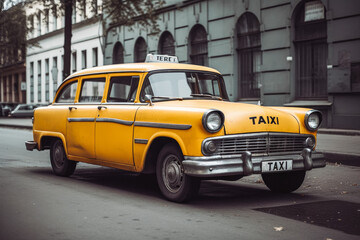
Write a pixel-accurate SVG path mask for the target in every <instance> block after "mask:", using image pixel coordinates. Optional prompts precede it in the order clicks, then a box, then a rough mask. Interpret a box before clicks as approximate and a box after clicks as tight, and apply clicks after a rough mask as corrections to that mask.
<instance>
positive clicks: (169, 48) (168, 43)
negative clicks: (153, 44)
mask: <svg viewBox="0 0 360 240" xmlns="http://www.w3.org/2000/svg"><path fill="white" fill-rule="evenodd" d="M159 53H160V54H166V55H171V56H175V41H174V38H173V36H172V35H171V33H170V32H168V31H166V32H164V33H163V34H161V37H160V40H159Z"/></svg>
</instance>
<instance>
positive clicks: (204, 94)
mask: <svg viewBox="0 0 360 240" xmlns="http://www.w3.org/2000/svg"><path fill="white" fill-rule="evenodd" d="M190 96H192V97H207V98H212V99H216V100H223V99H222V97H218V96H214V95H211V94H206V93H193V94H190Z"/></svg>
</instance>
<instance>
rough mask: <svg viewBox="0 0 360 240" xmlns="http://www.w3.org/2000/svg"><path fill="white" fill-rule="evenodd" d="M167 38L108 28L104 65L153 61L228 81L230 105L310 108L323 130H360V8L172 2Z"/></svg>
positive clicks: (294, 1)
mask: <svg viewBox="0 0 360 240" xmlns="http://www.w3.org/2000/svg"><path fill="white" fill-rule="evenodd" d="M158 17H159V19H158V24H159V28H160V32H155V33H154V32H151V31H149V30H147V29H144V28H143V27H141V26H137V25H135V26H133V27H132V28H131V29H130V28H128V27H125V26H112V27H109V28H107V30H106V34H105V35H106V37H105V40H104V41H105V56H104V64H113V63H123V62H124V63H128V62H142V61H144V59H145V56H146V54H148V53H161V54H169V55H177V56H178V58H179V61H180V62H184V63H194V64H200V65H206V66H210V67H213V68H216V69H218V70H219V71H220V72H222V73H223V75H224V79H225V82H226V86H227V90H228V94H229V97H230V100H231V101H239V102H251V103H257V102H259V101H260V102H261V104H263V105H267V106H288V107H309V108H315V109H319V110H321V111H322V112H323V116H324V121H323V125H322V127H328V128H344V129H360V104H359V103H360V88H359V87H360V85H359V84H360V77H359V76H360V2H359V1H357V0H344V1H337V0H272V1H268V0H251V1H250V0H226V1H222V0H188V1H180V0H167V1H166V4H165V5H164V6H163V7H162V8H161V9H159V10H158Z"/></svg>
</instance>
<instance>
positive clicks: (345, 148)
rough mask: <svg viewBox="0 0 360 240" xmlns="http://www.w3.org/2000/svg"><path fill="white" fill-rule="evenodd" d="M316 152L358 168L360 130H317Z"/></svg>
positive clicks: (5, 122) (21, 122)
mask: <svg viewBox="0 0 360 240" xmlns="http://www.w3.org/2000/svg"><path fill="white" fill-rule="evenodd" d="M0 127H11V128H23V129H32V120H31V118H0ZM316 150H317V151H318V152H322V153H324V155H325V158H326V161H328V162H336V163H340V164H344V165H351V166H359V167H360V130H346V129H329V128H327V129H319V131H318V139H317V147H316Z"/></svg>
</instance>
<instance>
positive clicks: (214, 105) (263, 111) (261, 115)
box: [155, 100, 300, 134]
mask: <svg viewBox="0 0 360 240" xmlns="http://www.w3.org/2000/svg"><path fill="white" fill-rule="evenodd" d="M155 105H158V106H166V107H174V108H176V107H181V108H182V109H183V110H185V109H188V110H190V109H197V110H199V109H203V111H204V112H205V111H207V110H209V109H216V110H219V111H221V112H223V113H224V115H225V122H224V126H225V131H226V134H237V133H253V132H287V133H299V132H300V126H299V120H298V119H297V118H296V116H295V115H292V114H290V113H288V112H285V111H281V110H279V109H274V108H271V107H264V106H258V105H253V104H244V103H236V102H227V101H216V100H184V101H165V102H157V103H155Z"/></svg>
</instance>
